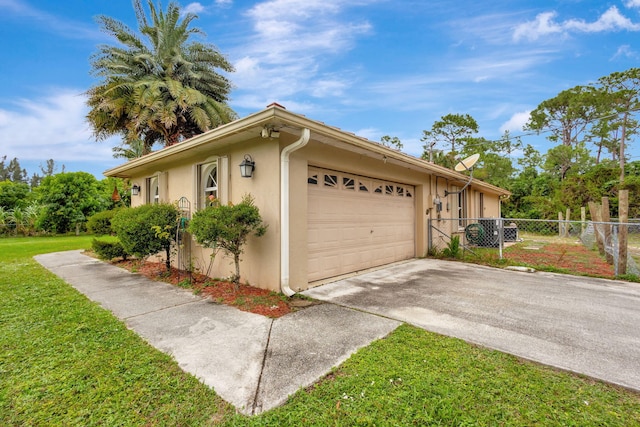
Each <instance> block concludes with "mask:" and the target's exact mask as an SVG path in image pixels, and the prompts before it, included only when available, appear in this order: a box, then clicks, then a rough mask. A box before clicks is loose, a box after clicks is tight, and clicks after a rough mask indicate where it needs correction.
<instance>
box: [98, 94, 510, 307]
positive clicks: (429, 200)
mask: <svg viewBox="0 0 640 427" xmlns="http://www.w3.org/2000/svg"><path fill="white" fill-rule="evenodd" d="M247 155H248V156H250V158H251V159H252V160H253V161H254V162H255V170H254V172H253V176H252V177H250V178H247V177H241V174H240V168H239V165H240V164H241V163H242V162H243V160H244V159H245V157H246V158H248V157H247ZM105 175H106V176H109V177H120V178H127V179H129V180H130V181H131V183H132V185H136V186H139V187H140V189H141V190H140V192H139V194H138V195H132V197H131V199H132V200H131V204H132V206H138V205H140V204H143V203H154V202H176V201H178V200H179V199H182V201H183V202H184V201H188V202H189V204H188V205H189V206H190V208H189V210H190V212H187V213H186V214H187V215H191V214H193V212H195V211H196V210H198V209H201V208H203V207H205V206H206V203H207V201H208V200H209V199H208V197H209V196H210V195H213V196H215V197H216V198H218V199H219V200H220V201H221V202H222V203H227V202H239V201H240V200H241V199H242V197H243V196H244V195H245V194H250V195H252V196H253V198H254V200H255V204H256V206H258V208H259V209H260V213H261V215H262V217H263V220H264V221H265V222H266V223H267V224H268V227H269V228H268V231H267V233H266V235H264V236H262V237H260V238H252V239H251V240H250V241H249V242H248V244H247V247H246V250H245V253H244V255H243V257H242V263H241V274H242V278H241V281H243V282H245V283H250V284H251V285H254V286H258V287H261V288H267V289H271V290H275V291H282V292H284V293H285V294H289V295H290V294H292V293H293V292H297V291H301V290H305V289H307V288H309V287H312V286H314V285H316V284H319V283H323V281H327V280H328V279H331V278H334V277H337V276H341V275H345V274H349V273H354V272H359V271H362V270H366V269H369V268H372V267H376V266H380V265H385V264H389V263H393V262H396V261H401V260H406V259H410V258H414V257H417V256H423V255H424V254H425V253H426V252H427V250H428V247H427V245H428V240H427V233H428V225H427V224H428V221H429V220H430V219H431V220H433V221H434V224H438V223H441V224H440V225H439V227H441V228H442V227H449V228H452V227H456V228H457V227H458V225H457V224H458V223H457V221H444V220H443V219H445V218H449V219H455V218H458V217H460V218H467V217H468V218H480V217H482V218H492V217H493V218H497V217H499V216H500V199H501V198H502V197H505V196H507V195H508V194H509V193H508V192H507V191H505V190H503V189H500V188H498V187H495V186H492V185H489V184H486V183H483V182H480V181H477V180H474V181H473V182H472V183H471V184H470V185H469V186H468V187H466V189H465V191H464V192H462V193H459V194H456V193H455V191H457V190H459V189H461V188H463V187H464V185H465V184H466V183H467V182H468V180H469V178H468V175H466V174H461V173H458V172H455V171H453V170H450V169H447V168H444V167H441V166H438V165H435V164H432V163H429V162H427V161H424V160H422V159H418V158H416V157H413V156H409V155H407V154H403V153H401V152H398V151H396V150H393V149H390V148H387V147H384V146H383V145H381V144H379V143H376V142H372V141H369V140H367V139H364V138H361V137H358V136H356V135H354V134H351V133H348V132H344V131H342V130H340V129H337V128H335V127H331V126H327V125H326V124H324V123H321V122H318V121H314V120H311V119H309V118H306V117H304V116H302V115H299V114H295V113H292V112H290V111H287V110H286V109H285V108H284V107H282V106H280V105H278V104H272V105H270V106H269V107H267V108H266V109H265V110H263V111H260V112H257V113H255V114H252V115H250V116H247V117H245V118H242V119H239V120H236V121H234V122H232V123H229V124H226V125H223V126H220V127H218V128H216V129H213V130H211V131H208V132H206V133H203V134H201V135H198V136H196V137H193V138H191V139H189V140H186V141H184V142H181V143H179V144H177V145H174V146H171V147H167V148H164V149H162V150H159V151H156V152H153V153H151V154H148V155H146V156H144V157H141V158H137V159H134V160H131V161H129V162H127V163H125V164H123V165H121V166H118V167H115V168H113V169H109V170H107V171H106V172H105ZM445 190H446V191H447V192H452V193H453V194H448V195H446V196H445ZM437 200H441V201H442V205H441V206H443V207H444V206H446V207H447V208H446V209H445V208H443V209H438V205H437V203H436V202H437ZM438 219H441V221H438ZM457 231H458V230H457V229H453V230H449V232H454V233H455V232H457ZM185 244H187V245H189V249H190V250H189V251H188V253H189V257H190V262H191V263H192V264H193V265H195V266H196V267H198V268H199V269H200V270H202V271H205V270H206V266H207V265H208V263H209V260H210V256H209V255H210V252H209V251H208V250H207V249H204V248H202V247H200V246H199V245H198V244H197V243H195V242H193V241H191V240H189V241H186V242H185ZM232 271H233V265H231V263H230V260H229V259H228V258H225V257H223V256H222V255H221V254H220V255H218V257H216V260H215V262H214V264H213V267H212V269H211V270H210V275H211V276H214V277H227V276H230V275H231V274H232Z"/></svg>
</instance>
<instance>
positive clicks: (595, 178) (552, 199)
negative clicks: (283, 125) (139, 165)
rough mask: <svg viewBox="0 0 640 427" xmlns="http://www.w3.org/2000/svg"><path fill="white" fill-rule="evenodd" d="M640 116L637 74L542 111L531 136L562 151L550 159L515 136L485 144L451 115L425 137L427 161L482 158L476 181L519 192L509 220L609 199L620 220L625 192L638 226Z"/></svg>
mask: <svg viewBox="0 0 640 427" xmlns="http://www.w3.org/2000/svg"><path fill="white" fill-rule="evenodd" d="M639 113H640V68H631V69H629V70H627V71H623V72H615V73H612V74H611V75H609V76H606V77H602V78H600V79H598V81H597V82H595V83H593V84H590V85H586V86H576V87H574V88H571V89H567V90H565V91H562V92H560V93H559V94H558V95H557V96H555V97H554V98H551V99H548V100H546V101H543V102H542V103H541V104H540V105H538V107H537V108H536V109H534V110H533V111H532V112H531V115H530V118H529V121H528V122H527V124H526V125H525V127H524V129H523V130H524V131H526V132H530V135H533V134H538V135H539V134H545V135H547V139H548V140H549V141H550V142H552V143H553V144H554V146H553V147H552V148H550V149H549V150H548V151H547V152H546V153H540V152H539V151H538V150H536V149H535V148H534V147H533V146H532V145H531V144H526V145H524V144H523V143H522V138H521V137H520V136H516V137H513V136H511V135H510V134H509V132H505V134H504V135H503V136H502V138H501V139H499V140H497V141H492V140H488V139H485V138H483V137H478V136H476V135H477V134H478V132H479V127H478V124H477V122H476V120H475V119H474V118H473V117H471V116H470V115H468V114H447V115H445V116H442V117H441V119H440V120H439V121H436V122H435V123H434V124H433V125H432V126H431V129H428V130H425V131H423V136H422V139H421V140H422V141H423V142H424V143H425V144H424V146H423V148H424V152H423V154H422V158H423V159H425V160H428V161H431V162H433V163H436V164H439V165H442V166H445V167H449V168H452V167H453V166H454V165H455V164H456V163H457V162H458V161H459V159H461V158H464V157H466V156H469V155H471V154H474V153H479V154H480V161H479V162H478V164H477V165H476V167H475V168H474V177H475V178H478V179H481V180H483V181H485V182H488V183H490V184H494V185H497V186H499V187H502V188H505V189H507V190H509V191H511V192H512V196H511V197H510V198H509V199H508V200H506V201H505V202H504V203H503V209H502V212H503V216H504V217H507V218H532V219H556V218H557V215H558V212H565V211H566V209H567V208H569V209H571V211H573V212H580V208H581V207H586V206H587V204H588V202H589V201H599V200H600V199H601V198H602V197H604V196H607V197H609V199H610V202H611V209H612V212H611V215H612V216H613V217H615V216H616V214H617V202H618V190H621V189H628V190H629V194H630V201H629V202H630V206H629V216H630V217H632V218H638V217H640V161H633V162H630V163H629V162H628V159H627V155H626V148H627V146H628V144H629V143H632V142H633V141H634V139H635V136H636V135H637V134H638V130H639V129H640V124H639V122H638V119H637V117H638V114H639ZM381 142H382V144H383V145H386V146H390V147H394V148H396V149H400V148H402V143H401V141H400V140H399V139H398V138H397V137H390V136H384V137H383V138H382V141H381ZM514 159H515V164H514Z"/></svg>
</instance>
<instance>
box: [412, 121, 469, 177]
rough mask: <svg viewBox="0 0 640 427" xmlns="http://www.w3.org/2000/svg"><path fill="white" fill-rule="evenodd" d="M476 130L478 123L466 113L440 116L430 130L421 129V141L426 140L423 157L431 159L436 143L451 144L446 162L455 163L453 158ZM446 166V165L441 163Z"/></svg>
mask: <svg viewBox="0 0 640 427" xmlns="http://www.w3.org/2000/svg"><path fill="white" fill-rule="evenodd" d="M477 132H478V123H477V122H476V121H475V119H474V118H473V117H471V116H470V115H468V114H447V115H446V116H442V117H441V118H440V120H438V121H437V122H434V123H433V125H432V126H431V130H424V131H422V133H423V136H422V138H421V139H420V140H421V141H424V142H426V144H425V145H424V147H423V148H424V150H425V151H424V154H423V156H422V157H423V158H428V159H431V161H433V160H432V156H431V153H432V150H433V147H434V146H435V145H436V144H441V145H446V146H451V151H450V152H449V154H448V157H449V158H450V159H449V160H450V161H449V162H447V163H455V162H454V161H453V159H454V158H455V156H456V155H457V154H458V153H459V151H460V149H461V148H462V147H463V146H464V145H465V143H467V142H468V141H469V138H471V137H472V136H473V134H475V133H477ZM443 166H448V165H443Z"/></svg>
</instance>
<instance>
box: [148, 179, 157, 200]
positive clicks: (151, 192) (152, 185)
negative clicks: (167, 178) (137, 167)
mask: <svg viewBox="0 0 640 427" xmlns="http://www.w3.org/2000/svg"><path fill="white" fill-rule="evenodd" d="M147 203H148V204H157V203H160V185H159V184H158V177H157V176H154V177H151V178H147Z"/></svg>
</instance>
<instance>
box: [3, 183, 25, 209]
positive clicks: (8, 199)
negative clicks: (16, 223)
mask: <svg viewBox="0 0 640 427" xmlns="http://www.w3.org/2000/svg"><path fill="white" fill-rule="evenodd" d="M30 198H31V197H30V190H29V184H27V183H25V182H20V181H19V182H15V181H8V180H7V181H0V207H3V208H5V209H13V208H25V207H27V206H28V205H29V199H30Z"/></svg>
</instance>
